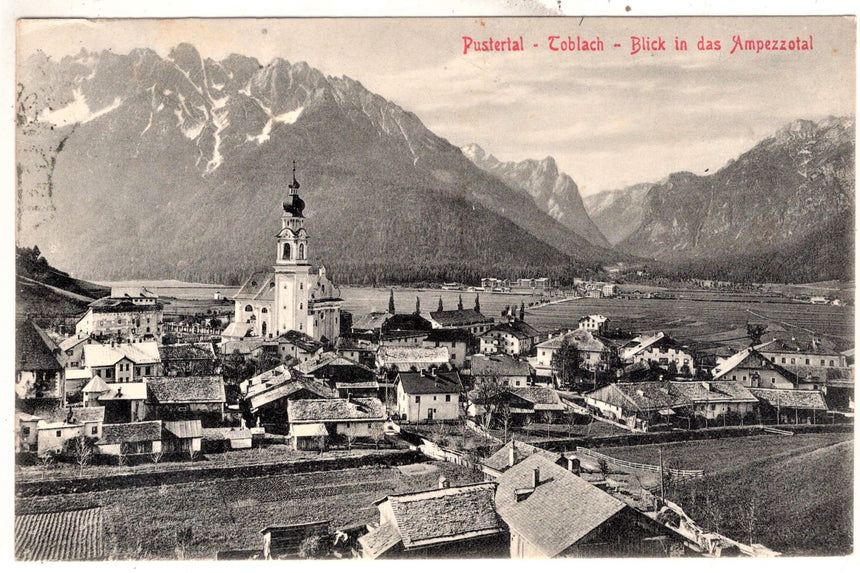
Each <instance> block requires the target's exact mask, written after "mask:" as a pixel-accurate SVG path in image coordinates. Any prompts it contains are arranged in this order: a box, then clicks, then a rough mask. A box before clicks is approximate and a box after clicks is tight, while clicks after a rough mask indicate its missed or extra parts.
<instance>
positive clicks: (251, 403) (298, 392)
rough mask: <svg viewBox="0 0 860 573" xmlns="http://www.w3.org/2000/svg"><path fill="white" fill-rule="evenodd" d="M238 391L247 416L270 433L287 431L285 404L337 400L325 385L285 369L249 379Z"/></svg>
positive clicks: (282, 367) (270, 371)
mask: <svg viewBox="0 0 860 573" xmlns="http://www.w3.org/2000/svg"><path fill="white" fill-rule="evenodd" d="M239 389H240V392H241V393H242V401H243V403H244V404H245V406H246V407H247V409H248V412H249V413H250V414H251V416H252V417H253V418H256V419H257V420H260V421H261V422H262V424H263V425H264V426H265V427H266V428H267V429H268V430H269V431H270V432H271V431H278V430H280V431H283V432H285V433H286V432H287V431H288V423H289V419H288V410H287V405H288V402H289V400H300V399H313V398H335V397H337V392H336V391H334V390H332V389H331V388H329V387H328V386H327V385H326V384H323V383H321V382H318V381H316V380H314V379H313V378H310V377H305V376H301V375H299V374H298V373H294V372H293V371H291V370H290V369H289V368H287V367H286V366H278V367H277V368H273V369H272V370H268V371H266V372H263V373H262V374H258V375H256V376H254V377H253V378H249V379H248V380H245V381H243V382H242V383H241V384H240V385H239Z"/></svg>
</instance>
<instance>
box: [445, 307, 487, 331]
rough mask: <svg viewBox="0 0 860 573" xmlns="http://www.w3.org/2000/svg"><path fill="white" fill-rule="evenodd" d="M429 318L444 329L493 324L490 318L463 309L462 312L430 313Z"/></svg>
mask: <svg viewBox="0 0 860 573" xmlns="http://www.w3.org/2000/svg"><path fill="white" fill-rule="evenodd" d="M430 318H432V319H433V320H434V321H436V322H437V323H438V324H440V325H442V326H444V327H447V326H464V325H468V324H478V323H481V324H484V323H488V322H493V319H492V318H487V317H486V316H484V315H483V314H481V313H480V312H478V311H477V310H475V309H473V308H465V309H463V310H442V311H438V310H437V311H436V312H431V313H430Z"/></svg>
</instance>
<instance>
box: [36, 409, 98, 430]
mask: <svg viewBox="0 0 860 573" xmlns="http://www.w3.org/2000/svg"><path fill="white" fill-rule="evenodd" d="M22 419H23V416H22ZM104 419H105V409H104V406H87V407H86V408H84V407H81V406H69V407H68V408H60V407H55V408H48V409H39V410H37V411H36V412H35V415H34V416H32V417H30V421H33V420H42V421H43V422H44V424H57V423H59V424H66V423H67V422H66V420H69V421H68V423H69V424H82V423H84V422H103V421H104ZM40 426H42V424H40Z"/></svg>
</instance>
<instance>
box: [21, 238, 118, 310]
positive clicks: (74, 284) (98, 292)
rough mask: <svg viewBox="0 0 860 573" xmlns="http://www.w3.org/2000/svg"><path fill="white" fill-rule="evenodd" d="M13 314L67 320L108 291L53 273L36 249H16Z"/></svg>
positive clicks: (61, 273)
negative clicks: (62, 317)
mask: <svg viewBox="0 0 860 573" xmlns="http://www.w3.org/2000/svg"><path fill="white" fill-rule="evenodd" d="M15 255H16V256H15V312H16V314H17V315H18V316H27V315H32V316H40V317H48V316H69V315H74V314H78V313H81V312H84V311H85V310H86V309H87V305H88V304H89V303H90V302H92V301H93V300H95V299H97V298H101V297H103V296H107V295H109V294H110V290H109V289H107V288H105V287H102V286H99V285H96V284H93V283H89V282H87V281H82V280H78V279H75V278H72V277H70V276H69V275H68V273H64V272H63V271H60V270H58V269H55V268H54V267H52V266H51V265H49V264H48V261H47V260H46V259H45V257H43V256H42V255H41V252H40V251H39V248H38V247H34V248H32V249H29V248H16V253H15Z"/></svg>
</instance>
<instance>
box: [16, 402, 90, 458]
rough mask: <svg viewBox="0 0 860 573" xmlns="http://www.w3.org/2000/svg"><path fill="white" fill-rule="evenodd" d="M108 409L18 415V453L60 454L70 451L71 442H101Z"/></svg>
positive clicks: (71, 409) (76, 409)
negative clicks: (78, 440)
mask: <svg viewBox="0 0 860 573" xmlns="http://www.w3.org/2000/svg"><path fill="white" fill-rule="evenodd" d="M104 415H105V412H104V408H80V407H78V408H68V410H63V409H62V408H57V409H49V410H44V411H39V412H38V413H37V414H23V413H18V414H16V415H15V419H16V430H17V438H18V439H17V441H16V443H15V451H16V452H32V453H36V454H37V455H38V456H40V457H41V456H44V455H47V454H54V455H55V454H59V453H61V452H63V451H66V450H68V447H69V440H74V439H76V438H79V437H85V438H90V439H93V440H97V439H98V438H100V437H101V435H102V424H103V423H104Z"/></svg>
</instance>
